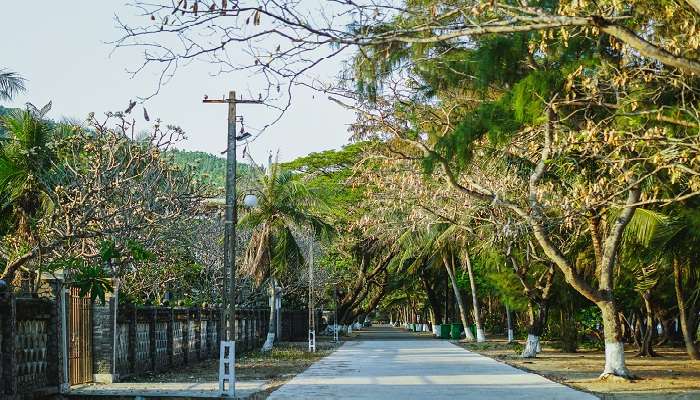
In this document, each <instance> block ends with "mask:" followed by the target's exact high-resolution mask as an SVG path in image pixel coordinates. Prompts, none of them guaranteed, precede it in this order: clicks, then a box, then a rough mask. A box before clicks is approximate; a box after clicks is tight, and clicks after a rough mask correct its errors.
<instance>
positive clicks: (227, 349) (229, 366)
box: [219, 340, 236, 397]
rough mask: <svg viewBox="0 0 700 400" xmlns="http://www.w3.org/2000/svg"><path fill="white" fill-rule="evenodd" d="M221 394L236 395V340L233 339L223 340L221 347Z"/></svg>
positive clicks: (225, 395)
mask: <svg viewBox="0 0 700 400" xmlns="http://www.w3.org/2000/svg"><path fill="white" fill-rule="evenodd" d="M227 381H228V386H227V385H226V382H227ZM219 396H222V397H235V396H236V342H235V341H233V340H231V341H224V340H222V341H221V346H220V347H219Z"/></svg>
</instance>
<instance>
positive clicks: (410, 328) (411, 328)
mask: <svg viewBox="0 0 700 400" xmlns="http://www.w3.org/2000/svg"><path fill="white" fill-rule="evenodd" d="M408 330H409V331H411V332H413V331H414V330H416V324H408Z"/></svg>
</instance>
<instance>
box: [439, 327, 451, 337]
mask: <svg viewBox="0 0 700 400" xmlns="http://www.w3.org/2000/svg"><path fill="white" fill-rule="evenodd" d="M451 327H452V325H450V324H442V325H440V329H438V337H439V338H440V339H449V338H450V328H451Z"/></svg>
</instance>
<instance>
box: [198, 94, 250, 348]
mask: <svg viewBox="0 0 700 400" xmlns="http://www.w3.org/2000/svg"><path fill="white" fill-rule="evenodd" d="M203 102H204V103H207V104H210V103H217V104H219V103H223V104H228V135H227V147H226V213H225V216H224V218H225V219H224V288H223V296H222V297H223V300H224V321H228V324H226V322H224V326H225V328H226V329H225V330H224V331H225V334H224V336H225V337H224V339H225V340H231V341H232V340H235V339H236V338H235V335H236V333H235V326H236V294H237V292H236V223H237V222H238V210H237V207H236V172H237V171H236V142H237V141H239V140H244V139H246V138H248V137H250V134H249V133H244V132H241V134H240V135H239V136H236V120H237V118H236V105H237V104H262V101H261V100H250V99H236V92H235V91H233V90H232V91H229V92H228V99H227V98H223V99H220V100H217V99H208V98H207V97H206V96H205V98H204V100H203Z"/></svg>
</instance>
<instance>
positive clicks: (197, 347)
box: [93, 305, 269, 379]
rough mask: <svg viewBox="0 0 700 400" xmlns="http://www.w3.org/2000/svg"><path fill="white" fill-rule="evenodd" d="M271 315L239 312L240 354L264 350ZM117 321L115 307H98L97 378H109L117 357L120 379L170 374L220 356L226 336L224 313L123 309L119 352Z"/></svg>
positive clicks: (95, 320) (95, 328) (119, 321)
mask: <svg viewBox="0 0 700 400" xmlns="http://www.w3.org/2000/svg"><path fill="white" fill-rule="evenodd" d="M268 316H269V311H268V310H264V309H243V310H237V312H236V330H235V335H236V350H237V352H243V351H247V350H251V349H253V348H256V347H258V346H260V345H262V343H263V342H264V340H265V336H266V335H267V327H268ZM110 317H111V318H110ZM113 318H114V317H113V314H112V312H111V305H110V306H98V307H94V308H93V331H95V332H96V333H97V334H96V335H94V336H93V337H94V338H95V339H96V340H94V344H93V346H94V363H93V365H94V370H95V374H96V375H97V376H98V378H99V377H103V375H104V377H105V378H107V379H109V378H108V377H106V375H110V374H111V369H112V358H114V356H116V369H115V371H116V374H117V375H118V378H124V377H126V376H130V375H135V374H142V373H145V372H161V371H167V370H169V369H171V368H174V367H178V366H182V365H187V364H192V363H194V362H197V361H200V360H205V359H210V358H218V356H219V341H220V338H221V337H222V334H223V332H222V328H223V326H222V324H221V311H220V310H219V309H216V308H170V307H134V306H121V307H120V309H119V313H118V317H117V329H116V335H117V336H116V352H115V353H113V350H112V349H113V343H114V339H113V336H112V332H113V331H112V321H113ZM113 378H116V377H113Z"/></svg>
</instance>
